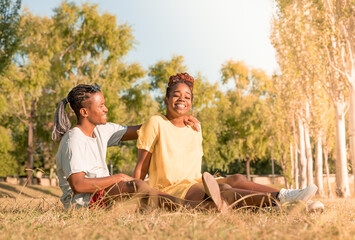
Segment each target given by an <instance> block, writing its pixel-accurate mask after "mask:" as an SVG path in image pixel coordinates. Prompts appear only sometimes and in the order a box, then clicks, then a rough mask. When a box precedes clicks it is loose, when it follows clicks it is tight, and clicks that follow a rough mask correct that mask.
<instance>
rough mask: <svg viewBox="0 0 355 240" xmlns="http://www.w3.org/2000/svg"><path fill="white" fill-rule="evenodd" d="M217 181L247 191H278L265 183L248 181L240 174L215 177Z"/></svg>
mask: <svg viewBox="0 0 355 240" xmlns="http://www.w3.org/2000/svg"><path fill="white" fill-rule="evenodd" d="M217 182H218V183H224V184H228V185H230V186H231V187H232V188H237V189H244V190H249V191H257V192H264V193H272V192H278V191H279V190H277V189H275V188H272V187H268V186H265V185H261V184H258V183H254V182H251V181H248V179H247V178H246V177H245V176H243V175H241V174H234V175H232V176H229V177H226V178H221V179H217Z"/></svg>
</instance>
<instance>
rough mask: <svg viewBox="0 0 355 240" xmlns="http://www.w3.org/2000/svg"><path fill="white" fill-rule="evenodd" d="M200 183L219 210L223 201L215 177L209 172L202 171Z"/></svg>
mask: <svg viewBox="0 0 355 240" xmlns="http://www.w3.org/2000/svg"><path fill="white" fill-rule="evenodd" d="M202 183H203V187H204V189H205V193H206V194H207V195H208V196H209V197H210V198H211V199H212V201H213V202H214V204H215V205H216V207H217V209H218V211H221V209H222V203H223V201H222V198H221V190H220V189H219V185H218V183H217V181H216V179H215V178H214V177H213V176H212V175H211V174H210V173H208V172H204V173H203V174H202Z"/></svg>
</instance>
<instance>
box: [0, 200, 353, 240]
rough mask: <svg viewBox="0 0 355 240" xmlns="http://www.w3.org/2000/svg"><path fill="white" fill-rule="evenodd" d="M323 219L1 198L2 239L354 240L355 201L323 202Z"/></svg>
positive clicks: (289, 214)
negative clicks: (107, 207) (77, 207)
mask: <svg viewBox="0 0 355 240" xmlns="http://www.w3.org/2000/svg"><path fill="white" fill-rule="evenodd" d="M321 201H322V202H323V203H324V205H325V207H326V209H325V211H324V212H323V213H322V214H305V213H304V212H303V210H302V207H299V208H293V210H291V211H289V212H277V211H266V210H259V211H252V210H246V209H243V210H233V211H232V212H231V213H228V214H225V215H221V214H219V213H216V212H213V211H209V212H201V211H188V210H186V209H179V210H178V211H176V212H169V211H165V210H161V209H145V210H137V203H136V202H135V201H134V200H131V201H127V202H124V203H117V204H116V205H115V206H114V207H113V208H112V209H110V210H102V209H98V210H95V211H93V210H88V209H80V210H74V211H70V212H66V211H65V210H64V209H63V208H62V206H61V204H60V202H59V199H58V198H56V197H53V196H51V195H49V196H47V197H40V198H36V199H35V198H28V197H21V196H20V197H17V198H9V197H3V198H0V232H1V237H0V238H1V239H63V238H65V239H69V238H74V237H75V238H81V239H167V238H173V239H236V238H243V239H354V236H355V199H323V200H321Z"/></svg>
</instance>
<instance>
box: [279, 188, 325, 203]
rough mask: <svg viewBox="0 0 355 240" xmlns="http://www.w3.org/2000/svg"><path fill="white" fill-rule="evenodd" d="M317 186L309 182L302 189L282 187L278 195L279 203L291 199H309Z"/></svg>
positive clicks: (290, 200)
mask: <svg viewBox="0 0 355 240" xmlns="http://www.w3.org/2000/svg"><path fill="white" fill-rule="evenodd" d="M317 190H318V188H317V186H316V185H314V184H311V185H309V186H308V187H306V188H304V189H295V190H293V189H284V188H282V189H281V190H280V192H279V195H278V197H277V198H278V200H279V201H280V203H281V204H284V203H286V202H292V201H297V200H301V201H305V202H307V201H308V200H310V199H311V198H312V197H313V196H314V195H315V194H316V192H317Z"/></svg>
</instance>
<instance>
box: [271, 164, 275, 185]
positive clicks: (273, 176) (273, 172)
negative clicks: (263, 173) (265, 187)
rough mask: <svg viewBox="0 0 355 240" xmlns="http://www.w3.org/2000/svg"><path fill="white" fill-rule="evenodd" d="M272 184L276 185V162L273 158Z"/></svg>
mask: <svg viewBox="0 0 355 240" xmlns="http://www.w3.org/2000/svg"><path fill="white" fill-rule="evenodd" d="M271 175H272V177H271V183H272V184H275V160H274V159H273V158H272V159H271Z"/></svg>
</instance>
